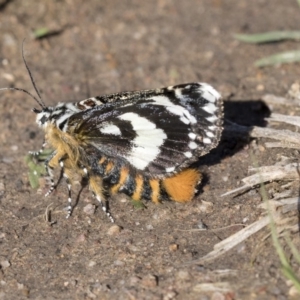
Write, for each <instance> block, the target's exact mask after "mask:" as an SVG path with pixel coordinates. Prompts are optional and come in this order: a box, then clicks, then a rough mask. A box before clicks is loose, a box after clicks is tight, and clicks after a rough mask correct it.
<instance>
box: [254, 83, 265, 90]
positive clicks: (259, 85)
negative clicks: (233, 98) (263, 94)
mask: <svg viewBox="0 0 300 300" xmlns="http://www.w3.org/2000/svg"><path fill="white" fill-rule="evenodd" d="M256 90H257V91H264V90H265V86H264V85H263V84H258V85H257V86H256Z"/></svg>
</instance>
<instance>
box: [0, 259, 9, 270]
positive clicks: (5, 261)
mask: <svg viewBox="0 0 300 300" xmlns="http://www.w3.org/2000/svg"><path fill="white" fill-rule="evenodd" d="M0 266H1V268H2V270H5V269H7V268H8V267H10V262H9V261H8V260H2V261H1V262H0Z"/></svg>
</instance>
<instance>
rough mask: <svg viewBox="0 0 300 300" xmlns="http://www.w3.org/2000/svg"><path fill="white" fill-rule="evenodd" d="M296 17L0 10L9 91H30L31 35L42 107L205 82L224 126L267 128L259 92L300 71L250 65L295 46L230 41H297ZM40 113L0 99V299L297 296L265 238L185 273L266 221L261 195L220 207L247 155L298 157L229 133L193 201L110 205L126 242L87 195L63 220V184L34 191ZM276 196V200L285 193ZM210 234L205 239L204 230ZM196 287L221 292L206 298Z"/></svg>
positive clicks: (84, 4)
mask: <svg viewBox="0 0 300 300" xmlns="http://www.w3.org/2000/svg"><path fill="white" fill-rule="evenodd" d="M299 18H300V9H299V7H297V3H296V1H293V0H286V1H282V0H273V1H268V0H255V1H247V0H239V1H236V0H204V1H196V0H186V1H181V0H155V1H139V0H125V1H116V0H110V1H105V0H102V1H99V0H98V1H97V0H90V1H79V0H65V1H58V0H57V1H33V0H27V1H21V0H15V1H13V0H12V1H9V0H6V1H5V0H0V87H11V86H13V87H22V88H25V89H27V90H29V91H31V92H32V93H33V92H34V91H33V88H32V85H31V82H30V79H29V76H28V74H27V72H26V69H25V66H24V64H23V62H22V59H21V43H22V40H23V39H24V38H26V42H25V55H26V59H27V62H28V64H29V65H30V68H31V71H32V73H33V75H34V77H35V81H36V84H37V86H38V88H39V89H40V91H41V92H42V96H43V99H44V101H45V102H46V104H47V105H55V104H56V103H57V102H59V101H62V102H63V101H76V100H81V99H84V98H86V97H87V95H89V94H90V95H92V96H96V95H101V94H107V93H114V92H118V91H124V90H136V89H149V88H156V87H162V86H169V85H172V84H176V83H185V82H193V81H204V82H208V83H210V84H212V85H213V86H214V87H215V88H216V89H218V90H219V91H220V92H221V93H222V95H223V96H224V100H225V104H224V106H225V108H224V110H225V119H226V120H229V121H232V122H236V123H238V124H241V125H260V126H265V125H266V123H265V122H264V118H265V117H267V116H268V115H269V114H270V111H271V110H272V108H270V107H267V106H266V105H265V104H264V103H263V102H262V101H261V97H262V95H264V94H266V93H273V94H276V95H278V96H284V95H285V94H286V92H287V90H288V88H289V87H290V86H291V84H292V83H294V82H295V81H296V80H298V79H299V75H300V68H299V64H291V65H282V66H278V67H270V68H263V69H257V68H255V67H254V66H253V62H254V61H255V60H257V59H259V58H261V57H263V56H265V55H268V54H273V53H276V52H279V51H284V50H292V49H295V48H297V47H299V46H298V44H296V43H295V42H285V43H274V44H266V45H261V46H254V45H249V44H248V45H247V44H242V43H239V42H237V41H235V40H234V39H233V37H232V35H233V34H234V33H257V32H263V31H269V30H297V29H299ZM45 27H46V28H48V29H49V30H50V31H51V32H52V34H51V35H50V36H49V37H47V38H44V39H40V40H37V39H35V38H34V35H33V33H34V31H36V30H38V29H41V28H45ZM36 106H37V105H36V104H35V103H34V102H33V100H32V99H31V98H30V97H28V96H27V95H25V94H22V93H19V92H1V93H0V126H1V131H0V145H1V148H0V265H1V269H0V299H25V298H30V299H165V300H167V299H202V300H206V299H214V300H216V299H227V300H230V299H288V298H289V294H288V291H289V289H290V285H289V283H288V282H287V280H286V278H285V277H284V276H283V275H282V273H281V271H280V262H279V259H278V256H277V254H276V253H275V251H274V247H273V245H272V241H271V239H270V238H266V239H265V237H266V236H267V235H268V230H267V229H266V230H263V231H261V232H259V233H257V234H256V235H255V236H253V237H251V238H250V239H248V240H247V241H246V242H243V243H242V244H240V245H238V246H237V247H235V248H234V249H233V250H231V251H230V252H229V253H226V254H225V255H223V256H222V257H220V258H219V259H217V260H214V261H212V262H210V263H206V264H203V265H199V264H197V263H195V264H190V265H185V263H186V262H191V261H193V260H196V259H198V258H200V257H202V256H204V255H205V254H207V253H208V252H209V251H211V250H212V249H213V247H214V245H215V244H216V243H218V242H219V241H221V240H223V239H225V238H226V237H228V236H230V235H232V234H233V233H235V232H237V231H238V230H240V229H241V228H243V226H246V225H249V224H251V223H253V222H254V221H256V220H258V219H259V218H260V217H261V216H262V210H261V209H260V208H258V206H259V204H260V203H261V202H262V199H261V196H260V194H259V191H258V189H253V190H251V191H248V192H246V193H244V194H243V195H239V196H238V197H231V196H230V197H220V195H221V194H223V193H225V192H227V191H229V190H231V189H234V188H237V187H239V186H240V185H241V182H240V180H241V179H242V178H243V177H245V176H246V175H247V174H248V168H249V167H251V166H253V160H252V159H251V157H250V153H251V152H254V153H255V155H256V157H257V160H258V163H259V164H260V165H271V164H274V163H276V161H277V160H278V159H279V158H280V157H281V156H287V157H293V158H294V159H295V160H297V159H298V158H299V154H298V153H297V152H295V151H287V150H284V149H273V150H270V149H266V148H265V147H264V140H259V139H258V140H250V139H249V138H247V137H245V138H244V139H241V138H238V137H235V136H232V135H228V134H224V135H223V138H222V140H221V142H220V144H219V146H218V147H217V148H216V149H215V150H213V151H212V152H211V153H210V154H208V155H207V156H205V157H203V158H201V159H200V168H201V170H203V172H204V174H205V180H204V184H203V186H202V191H201V193H200V194H199V195H198V196H197V197H196V198H195V199H194V201H192V202H191V203H190V204H187V205H180V204H174V203H163V204H161V205H154V204H152V203H149V204H147V208H146V209H137V208H135V207H134V206H133V204H132V202H131V201H129V200H128V199H126V198H125V197H124V196H122V195H121V196H118V197H115V198H114V199H111V201H110V209H111V212H112V214H113V215H114V218H115V219H116V223H117V225H119V226H121V228H122V229H121V230H120V231H118V230H115V228H114V227H112V224H111V223H110V222H109V220H108V219H107V217H106V216H105V215H104V214H103V212H102V211H101V209H96V211H95V213H91V210H90V208H93V206H92V205H94V204H95V205H96V203H95V201H94V200H93V198H92V197H91V195H90V193H89V192H88V191H87V190H84V191H83V192H82V193H81V195H80V197H79V201H78V205H77V207H76V208H75V210H74V213H73V215H72V217H71V218H70V219H68V220H66V218H65V211H63V208H64V207H65V206H66V205H67V192H66V186H65V184H63V183H62V184H61V185H60V187H59V188H58V190H57V191H56V192H55V193H54V194H53V195H51V196H50V197H48V198H45V197H44V193H45V191H46V190H47V186H46V185H45V184H43V180H41V183H42V187H41V188H40V189H38V190H34V189H32V188H31V187H30V185H29V181H28V167H27V166H26V164H25V162H24V157H25V155H26V154H27V153H28V151H30V150H38V149H39V148H40V146H41V144H42V140H43V132H42V131H41V130H39V129H38V127H37V125H36V124H35V115H34V114H33V113H32V112H31V109H32V108H33V107H36ZM299 110H300V109H299V107H295V108H294V109H293V111H292V112H291V111H286V109H285V108H284V107H282V108H280V107H279V108H278V107H276V112H281V113H283V112H284V113H291V114H295V115H297V114H298V115H299V114H300V111H299ZM271 189H273V190H280V189H281V185H280V183H272V184H270V185H269V186H268V190H269V191H270V190H271ZM76 190H77V191H78V190H79V186H77V187H76ZM294 196H297V191H295V194H294ZM50 204H51V206H50V207H49V209H50V211H51V222H47V221H46V220H45V212H46V209H47V207H48V206H49V205H50ZM203 224H205V226H207V228H208V230H206V231H203V230H200V228H201V227H202V226H203ZM197 229H199V230H197ZM297 238H298V237H297ZM293 266H294V267H295V268H296V271H299V266H298V267H297V265H293ZM297 268H298V269H297ZM201 283H212V284H213V285H214V286H215V287H220V288H219V290H217V289H215V290H213V291H207V290H204V289H203V285H200V284H201ZM222 283H223V284H224V285H222ZM222 287H223V288H222Z"/></svg>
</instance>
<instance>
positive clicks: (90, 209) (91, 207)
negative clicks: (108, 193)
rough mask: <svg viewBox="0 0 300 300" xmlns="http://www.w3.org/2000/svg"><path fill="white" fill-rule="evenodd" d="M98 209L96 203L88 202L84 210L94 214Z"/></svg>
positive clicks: (88, 213)
mask: <svg viewBox="0 0 300 300" xmlns="http://www.w3.org/2000/svg"><path fill="white" fill-rule="evenodd" d="M95 210H96V205H94V204H91V203H89V204H87V205H86V206H85V207H84V208H83V211H84V212H85V213H86V214H87V215H93V214H94V213H95Z"/></svg>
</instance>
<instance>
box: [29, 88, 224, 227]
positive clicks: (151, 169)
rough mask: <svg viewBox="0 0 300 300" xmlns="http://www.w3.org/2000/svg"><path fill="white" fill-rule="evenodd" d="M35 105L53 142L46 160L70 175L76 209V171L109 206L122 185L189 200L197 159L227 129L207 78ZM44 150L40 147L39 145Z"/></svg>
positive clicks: (142, 194) (143, 193)
mask: <svg viewBox="0 0 300 300" xmlns="http://www.w3.org/2000/svg"><path fill="white" fill-rule="evenodd" d="M41 103H42V105H41V107H42V109H41V110H37V109H35V110H34V111H35V113H36V114H37V117H36V121H37V123H38V125H39V126H40V127H42V128H43V129H44V131H45V143H44V145H43V147H45V146H47V147H50V148H52V149H53V150H54V152H53V154H52V155H51V156H49V157H48V159H47V160H46V171H47V173H48V174H49V176H50V178H51V182H52V184H51V187H50V190H49V192H48V193H47V195H49V194H50V193H51V192H52V191H53V190H54V189H55V187H56V184H55V183H54V180H53V175H52V170H53V169H54V168H56V167H59V166H60V167H61V169H62V173H63V174H64V177H65V178H66V181H67V186H68V191H69V198H68V199H69V200H68V201H69V206H68V214H67V217H69V216H70V215H71V212H72V203H71V185H72V180H73V178H74V174H79V175H81V176H82V177H85V178H87V179H88V184H89V188H90V190H91V191H92V192H93V194H94V195H95V197H96V199H97V200H98V201H99V202H100V203H102V202H103V204H102V208H103V210H104V211H105V212H106V213H107V215H108V217H109V218H110V220H111V221H112V222H113V218H112V216H111V215H110V213H109V212H108V211H107V209H106V207H107V206H106V197H107V195H111V194H114V193H118V192H122V193H125V194H127V195H128V196H130V197H131V198H132V199H133V200H136V201H139V200H141V199H145V200H151V201H153V202H156V203H157V202H160V201H161V200H163V199H170V200H174V201H178V202H187V201H190V200H191V199H192V198H193V197H194V194H195V188H196V186H197V185H198V184H199V182H200V181H201V178H202V175H201V173H200V172H199V171H198V170H197V169H195V168H191V167H190V165H191V163H193V162H195V161H196V160H197V159H198V158H199V157H200V156H202V155H204V154H206V153H208V152H209V151H210V150H211V149H212V148H214V147H216V146H217V144H218V142H219V140H220V135H221V132H222V110H223V108H222V100H221V96H220V94H219V93H218V92H217V91H216V90H215V89H214V88H212V87H211V86H210V85H208V84H206V83H188V84H180V85H176V86H170V87H167V88H161V89H156V90H144V91H136V92H124V93H117V94H111V95H104V96H100V97H93V98H89V99H86V100H82V101H79V102H76V103H59V104H58V105H56V106H55V107H47V106H45V105H44V104H43V102H41ZM37 153H40V151H39V152H37Z"/></svg>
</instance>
